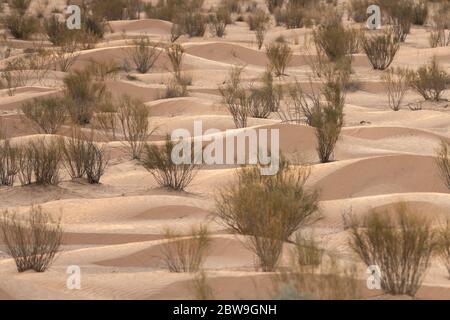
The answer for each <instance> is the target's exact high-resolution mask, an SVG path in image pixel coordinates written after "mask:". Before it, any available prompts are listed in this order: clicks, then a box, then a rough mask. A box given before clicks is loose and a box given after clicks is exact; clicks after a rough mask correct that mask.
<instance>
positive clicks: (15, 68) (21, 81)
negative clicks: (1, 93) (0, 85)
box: [1, 57, 31, 96]
mask: <svg viewBox="0 0 450 320" xmlns="http://www.w3.org/2000/svg"><path fill="white" fill-rule="evenodd" d="M29 62H30V60H29V59H27V58H26V57H19V58H13V59H11V60H7V61H6V63H5V65H4V68H3V69H2V72H1V78H2V79H3V80H4V81H5V82H6V87H7V89H8V95H9V96H13V95H14V94H15V92H16V89H17V88H18V87H23V86H25V85H27V83H28V82H29V80H30V78H31V72H30V70H31V65H30V63H29Z"/></svg>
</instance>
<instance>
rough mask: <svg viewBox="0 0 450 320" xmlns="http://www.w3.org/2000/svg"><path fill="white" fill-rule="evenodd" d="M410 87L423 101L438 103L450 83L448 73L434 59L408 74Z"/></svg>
mask: <svg viewBox="0 0 450 320" xmlns="http://www.w3.org/2000/svg"><path fill="white" fill-rule="evenodd" d="M409 76H410V85H411V87H412V88H413V89H414V90H415V91H417V92H418V93H419V94H420V95H421V96H422V97H423V98H424V99H425V100H433V101H439V100H440V99H441V96H442V94H443V92H444V91H445V89H446V88H447V85H448V84H449V83H450V77H449V75H448V73H447V72H446V71H445V70H444V69H443V68H442V67H441V66H440V65H439V62H438V61H437V59H436V57H434V58H433V59H432V60H431V62H430V63H429V64H427V65H424V66H422V67H420V68H419V69H418V70H417V71H415V72H410V75H409Z"/></svg>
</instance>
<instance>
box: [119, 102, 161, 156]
mask: <svg viewBox="0 0 450 320" xmlns="http://www.w3.org/2000/svg"><path fill="white" fill-rule="evenodd" d="M117 112H118V118H119V124H120V130H121V133H122V135H123V138H124V139H125V142H124V143H125V144H126V146H127V150H128V152H129V154H130V156H131V157H132V159H140V158H141V154H142V152H143V150H144V147H145V145H146V143H147V140H148V139H149V137H150V135H151V134H152V131H150V126H149V121H148V117H149V111H148V109H147V107H146V106H145V104H144V103H143V102H142V101H140V100H138V99H133V98H131V97H130V96H127V95H125V96H123V97H122V98H121V99H120V101H119V107H118V110H117Z"/></svg>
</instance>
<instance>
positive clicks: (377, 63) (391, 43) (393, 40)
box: [361, 29, 400, 70]
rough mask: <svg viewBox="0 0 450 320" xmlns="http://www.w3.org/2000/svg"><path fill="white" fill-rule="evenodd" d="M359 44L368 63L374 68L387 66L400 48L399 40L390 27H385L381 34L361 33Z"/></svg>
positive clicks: (380, 68) (378, 68)
mask: <svg viewBox="0 0 450 320" xmlns="http://www.w3.org/2000/svg"><path fill="white" fill-rule="evenodd" d="M361 44H362V47H363V49H364V52H365V53H366V55H367V57H368V58H369V61H370V63H371V64H372V66H373V68H374V69H376V70H384V69H386V68H388V67H389V66H390V65H391V63H392V61H393V60H394V57H395V55H396V54H397V51H398V50H399V49H400V41H399V39H398V38H397V36H396V35H395V34H394V32H393V31H392V29H387V30H385V31H384V32H383V33H382V34H375V35H370V36H368V35H363V36H362V37H361Z"/></svg>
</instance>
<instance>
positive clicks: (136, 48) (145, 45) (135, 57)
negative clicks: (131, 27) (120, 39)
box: [128, 37, 162, 73]
mask: <svg viewBox="0 0 450 320" xmlns="http://www.w3.org/2000/svg"><path fill="white" fill-rule="evenodd" d="M161 53H162V51H161V50H159V49H158V45H157V44H155V43H152V42H151V41H150V40H149V39H148V38H147V37H141V38H139V39H138V40H134V41H133V47H132V48H130V49H129V50H128V57H129V59H130V60H131V61H132V62H133V64H134V66H135V67H136V70H137V71H138V72H140V73H147V72H148V71H149V70H150V69H151V68H153V66H154V64H155V62H156V61H157V60H158V58H159V56H160V55H161Z"/></svg>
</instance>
